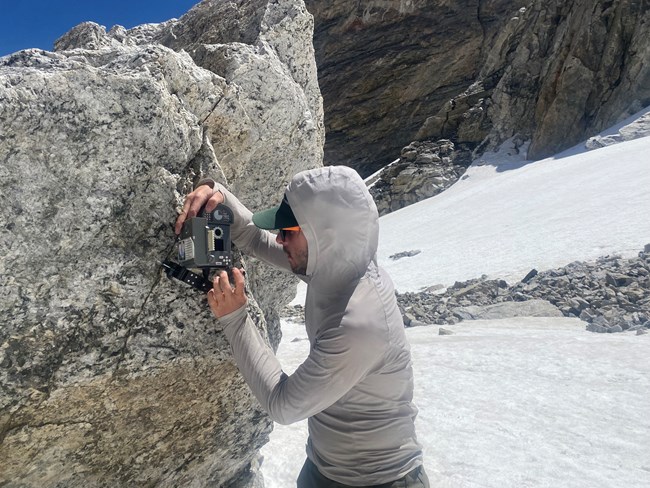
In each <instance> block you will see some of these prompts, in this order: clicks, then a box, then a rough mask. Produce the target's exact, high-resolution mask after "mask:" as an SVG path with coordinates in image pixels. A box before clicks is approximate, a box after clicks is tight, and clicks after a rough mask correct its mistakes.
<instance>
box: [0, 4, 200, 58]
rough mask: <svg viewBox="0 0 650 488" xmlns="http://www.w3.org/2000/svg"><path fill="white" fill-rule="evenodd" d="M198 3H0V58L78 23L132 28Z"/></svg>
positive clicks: (50, 40) (49, 44)
mask: <svg viewBox="0 0 650 488" xmlns="http://www.w3.org/2000/svg"><path fill="white" fill-rule="evenodd" d="M197 3H199V0H130V1H127V0H110V1H109V0H86V1H84V0H77V1H71V0H65V1H57V0H50V1H44V0H36V1H30V0H0V56H4V55H5V54H9V53H13V52H16V51H19V50H21V49H27V48H31V47H37V48H41V49H46V50H48V51H51V50H52V49H53V48H54V41H55V40H56V39H58V38H59V37H61V36H62V35H63V34H65V33H66V32H68V31H69V30H70V29H71V28H72V27H74V26H75V25H77V24H80V23H81V22H84V21H87V20H91V21H93V22H97V23H98V24H101V25H104V26H106V27H107V29H110V28H111V27H112V26H113V25H115V24H120V25H123V26H124V27H126V28H131V27H134V26H136V25H140V24H146V23H150V22H162V21H165V20H169V19H171V18H173V17H176V18H178V17H180V16H181V15H183V14H184V13H185V12H187V11H188V10H189V9H190V8H192V7H193V6H194V5H195V4H197Z"/></svg>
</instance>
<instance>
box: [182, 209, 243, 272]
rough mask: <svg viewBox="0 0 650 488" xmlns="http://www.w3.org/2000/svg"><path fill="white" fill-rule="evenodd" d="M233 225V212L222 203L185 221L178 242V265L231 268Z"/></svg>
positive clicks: (185, 266)
mask: <svg viewBox="0 0 650 488" xmlns="http://www.w3.org/2000/svg"><path fill="white" fill-rule="evenodd" d="M232 222H233V214H232V210H230V208H228V207H226V206H225V205H223V204H220V205H217V208H215V209H214V210H213V211H212V212H206V211H205V210H203V211H202V212H201V213H200V214H199V216H197V217H193V218H191V219H188V220H186V221H185V223H184V224H183V230H181V234H180V237H179V239H180V240H179V242H178V263H179V264H180V265H181V266H183V267H184V268H230V267H231V266H232V253H231V250H230V247H231V243H230V225H231V224H232Z"/></svg>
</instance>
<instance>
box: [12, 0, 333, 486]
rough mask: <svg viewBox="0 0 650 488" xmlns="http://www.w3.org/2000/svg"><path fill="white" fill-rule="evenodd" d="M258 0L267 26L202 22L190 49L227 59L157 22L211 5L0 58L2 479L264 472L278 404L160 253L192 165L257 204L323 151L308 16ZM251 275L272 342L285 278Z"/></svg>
mask: <svg viewBox="0 0 650 488" xmlns="http://www.w3.org/2000/svg"><path fill="white" fill-rule="evenodd" d="M214 5H217V2H204V3H202V4H201V5H199V7H200V8H201V9H207V10H208V11H211V10H210V8H211V6H214ZM291 5H293V7H291ZM259 7H260V12H262V14H261V17H259V18H256V21H257V24H255V23H252V24H251V25H257V30H258V31H259V32H262V31H264V32H265V33H266V34H264V35H268V38H264V35H263V34H260V35H259V36H258V37H254V38H250V37H246V38H245V39H238V42H239V44H238V43H237V42H235V41H234V40H233V39H232V38H224V39H222V41H223V42H222V43H221V44H220V45H218V49H216V48H213V46H215V45H217V44H216V41H217V38H211V42H215V44H211V45H209V46H208V45H203V44H201V42H200V40H197V41H196V43H195V46H194V51H192V56H194V57H195V58H196V59H208V57H209V56H208V55H207V54H205V53H207V52H209V51H216V50H221V54H219V56H221V58H222V59H224V60H225V59H228V60H229V61H228V62H224V63H223V64H219V63H217V62H216V61H210V62H209V63H208V62H207V61H206V63H205V64H206V67H202V66H199V64H197V61H196V60H195V59H193V57H192V56H191V55H190V54H188V53H187V52H184V51H183V50H181V48H178V51H175V50H174V49H171V48H170V47H166V46H164V45H163V44H162V43H160V42H159V41H158V40H157V39H158V36H161V33H163V32H165V29H171V28H172V27H173V26H174V25H180V24H181V23H183V22H185V23H186V24H187V25H190V24H193V25H194V26H195V28H196V30H197V31H200V30H201V29H204V28H207V27H206V26H208V25H213V21H214V19H212V20H210V19H205V18H204V17H201V16H198V17H194V18H192V22H189V21H188V18H187V17H184V18H181V19H179V20H178V21H171V22H168V23H165V24H160V25H157V26H142V27H139V28H135V29H132V30H130V31H126V30H124V29H122V28H120V27H115V28H113V29H111V30H110V31H109V32H106V30H105V29H104V28H103V27H101V26H97V25H95V24H82V25H81V26H78V27H77V28H75V29H73V30H72V31H71V32H70V33H68V34H67V35H65V36H64V37H63V38H62V39H60V40H59V42H58V43H57V52H55V53H50V52H45V51H40V50H28V51H21V52H19V53H15V54H13V55H10V56H6V57H4V58H0V161H1V162H2V172H1V174H0V203H1V204H2V209H1V210H0V212H1V213H2V216H1V218H0V223H1V225H2V231H3V232H2V233H0V249H1V250H2V252H1V253H0V256H1V257H0V288H1V289H2V300H0V316H1V317H2V323H3V325H2V328H0V364H1V365H2V368H0V485H3V486H38V487H54V486H66V487H77V486H79V487H81V486H83V487H94V486H97V487H99V486H161V487H164V486H170V487H171V486H242V487H253V486H260V480H259V477H257V473H256V466H257V465H258V460H257V450H258V449H259V447H261V445H263V444H264V443H265V442H266V439H267V436H268V433H269V432H270V430H271V425H272V422H271V421H270V420H269V419H268V417H267V416H266V414H265V413H264V412H263V411H262V410H261V408H260V406H259V404H258V403H257V402H256V400H255V399H254V398H253V397H252V395H251V393H250V391H249V389H248V387H247V386H246V384H245V383H244V381H243V380H242V379H241V377H240V375H239V373H238V372H237V368H236V366H235V365H234V363H233V361H232V357H231V354H230V348H229V345H228V343H227V341H226V339H225V337H224V336H223V335H222V333H221V332H220V329H219V325H218V323H217V322H216V321H215V320H214V319H213V318H212V316H211V314H210V312H209V310H208V307H207V302H206V300H205V298H204V296H203V294H202V293H199V292H197V291H195V290H193V289H191V288H189V287H186V286H185V285H183V284H181V283H179V282H175V281H170V280H168V279H167V277H166V276H165V275H164V273H162V272H161V270H160V267H159V264H158V261H161V260H163V259H165V258H166V257H167V256H168V255H170V253H172V250H173V244H174V234H173V230H172V224H173V222H174V221H175V219H176V210H177V208H178V207H179V206H180V204H181V203H182V197H183V195H184V194H186V193H187V192H188V191H189V190H190V189H191V188H192V187H193V185H194V184H195V183H196V182H197V181H198V180H199V179H200V178H202V177H204V176H211V177H213V178H215V179H217V180H219V181H221V182H223V183H224V184H226V185H227V186H229V187H230V188H231V189H233V191H235V192H236V193H237V194H238V195H239V196H240V197H241V199H242V201H244V202H245V203H247V204H248V205H249V206H250V207H251V208H253V209H255V208H259V207H261V206H266V205H269V204H270V202H268V201H267V198H268V199H272V200H273V202H275V201H276V200H277V199H278V198H279V195H281V193H282V191H283V187H284V185H285V184H286V182H287V180H288V178H289V177H290V176H291V175H292V174H293V173H294V172H296V171H299V170H302V169H307V168H311V167H315V166H318V165H320V164H321V159H320V158H321V155H322V130H321V129H319V127H322V119H321V120H319V117H320V115H319V114H318V96H317V93H315V92H313V89H314V87H317V84H316V79H315V72H308V70H306V71H302V68H304V67H305V66H310V63H309V60H308V59H307V58H308V57H309V48H308V47H304V46H301V45H300V44H301V42H303V40H304V38H302V37H301V38H298V37H296V36H295V35H294V34H295V33H293V32H292V30H291V28H290V27H291V26H292V25H294V24H293V22H295V23H298V24H300V25H301V26H303V28H305V29H308V27H309V25H310V21H311V20H310V19H311V17H310V16H309V14H308V13H307V12H306V11H305V9H304V5H302V3H301V2H293V4H292V3H291V2H281V3H269V4H266V3H264V4H260V6H259ZM197 8H198V7H197ZM192 12H194V14H193V15H195V14H196V9H194V10H193V11H192ZM192 12H190V13H192ZM188 15H190V14H188ZM200 20H203V21H205V25H203V24H201V22H200ZM229 20H231V21H232V25H231V26H230V28H229V29H230V30H229V31H228V32H231V33H232V32H237V31H238V29H240V28H241V29H243V27H242V26H239V25H237V22H235V19H234V18H233V19H229ZM247 21H248V20H247ZM260 26H263V28H262V27H260ZM285 28H286V29H285ZM305 35H308V33H307V34H305ZM270 39H272V41H273V42H271V40H270ZM243 41H249V43H245V42H243ZM273 43H275V44H273ZM276 45H277V46H281V47H282V49H284V51H283V53H284V54H282V55H280V54H278V53H279V52H280V51H281V50H282V49H280V48H277V49H276V48H275V47H273V46H276ZM200 53H203V54H205V56H204V57H203V58H201V57H200V56H202V55H203V54H200ZM224 53H227V55H225V54H224ZM298 53H301V56H302V55H304V56H305V59H303V58H296V59H295V60H293V61H291V62H289V61H288V59H289V58H291V56H293V55H294V54H296V55H297V54H298ZM283 56H284V60H283ZM312 63H313V60H312ZM208 65H209V66H208ZM310 77H311V78H310ZM309 86H311V90H312V91H311V92H310V91H309ZM288 89H291V90H293V91H292V92H291V94H285V93H284V92H282V90H288ZM278 92H282V93H278ZM278 141H280V142H278ZM280 146H282V147H280ZM251 180H253V181H254V182H255V183H252V182H251ZM242 264H243V265H244V266H245V267H247V270H248V271H249V272H251V271H252V269H251V268H252V266H251V260H247V259H243V260H242ZM251 274H253V275H255V274H256V272H251ZM258 274H259V273H258ZM275 275H276V276H277V273H276V274H275ZM254 281H255V282H256V283H258V285H256V286H255V287H254V288H251V289H250V290H249V311H250V313H251V315H252V316H253V317H254V319H255V321H256V323H257V324H258V326H259V328H260V330H261V331H262V333H263V334H264V335H265V336H266V337H267V339H268V340H269V341H270V343H274V344H277V341H278V336H277V330H275V329H274V328H273V326H272V324H270V323H269V320H270V321H273V317H274V315H273V314H274V313H275V316H277V311H275V312H274V310H275V309H277V308H278V307H281V306H282V305H283V304H284V303H286V301H288V299H290V295H291V291H286V289H287V288H289V290H290V287H288V286H286V282H285V281H283V280H282V279H281V280H280V281H276V282H275V283H269V282H268V280H263V279H257V280H254ZM260 282H262V283H263V285H262V284H261V283H260ZM274 285H275V286H274ZM265 292H266V294H265ZM267 319H268V320H267Z"/></svg>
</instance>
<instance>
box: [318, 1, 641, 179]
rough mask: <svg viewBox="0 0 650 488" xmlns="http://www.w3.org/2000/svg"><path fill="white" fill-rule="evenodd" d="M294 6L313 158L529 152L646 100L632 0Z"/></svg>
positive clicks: (370, 161) (366, 169)
mask: <svg viewBox="0 0 650 488" xmlns="http://www.w3.org/2000/svg"><path fill="white" fill-rule="evenodd" d="M306 3H307V6H308V8H309V9H310V11H311V12H312V13H313V14H314V17H315V22H316V30H315V40H314V44H315V47H316V57H317V61H318V67H319V79H320V84H321V88H322V92H323V98H324V101H325V124H326V129H327V142H326V145H325V162H326V163H328V164H329V163H337V162H338V163H343V164H348V165H351V166H353V167H355V168H357V169H359V171H360V172H361V173H362V174H364V175H368V174H370V173H372V172H373V171H375V170H377V169H379V168H380V167H382V166H384V165H385V164H387V163H389V162H390V161H392V160H394V159H395V158H396V157H397V156H398V155H399V152H400V149H401V148H402V147H404V146H406V145H407V144H409V143H410V142H411V141H414V140H426V139H431V140H434V141H435V140H437V139H440V138H446V139H450V140H452V142H454V143H455V144H456V145H457V146H459V147H460V145H465V146H467V147H469V148H472V149H474V148H478V149H479V150H483V149H487V148H492V147H495V146H497V145H499V144H501V143H502V142H503V141H505V140H507V139H509V138H513V139H514V140H515V143H516V144H517V145H522V144H523V143H524V142H530V146H529V156H530V157H532V158H541V157H544V156H546V155H549V154H553V153H555V152H557V151H559V150H561V149H563V148H566V147H569V146H571V145H573V144H575V143H577V142H579V141H580V140H584V139H587V138H588V137H590V136H592V135H594V134H595V133H597V132H599V131H600V130H602V129H603V128H606V127H608V126H610V125H612V124H613V123H615V122H617V121H619V120H622V119H623V118H624V117H625V116H626V115H630V114H632V113H634V112H636V111H637V110H639V109H640V108H642V107H644V106H647V105H650V63H649V62H648V60H649V59H650V43H648V41H647V39H648V38H649V36H650V32H649V29H650V27H649V26H650V6H649V5H648V3H647V2H637V1H634V0H621V1H610V0H598V1H595V2H594V1H587V0H579V1H568V0H553V1H550V2H549V1H546V0H525V1H515V2H512V1H505V0H489V1H488V0H464V1H458V2H448V1H443V0H429V1H425V0H408V1H407V0H389V1H384V0H381V1H380V0H362V1H359V2H354V3H351V2H344V1H342V0H332V1H331V2H317V1H315V0H308V1H307V2H306Z"/></svg>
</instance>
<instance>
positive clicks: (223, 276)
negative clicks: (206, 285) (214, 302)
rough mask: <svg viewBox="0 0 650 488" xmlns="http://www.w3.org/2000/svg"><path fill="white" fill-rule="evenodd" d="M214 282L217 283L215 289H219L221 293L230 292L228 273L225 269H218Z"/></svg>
mask: <svg viewBox="0 0 650 488" xmlns="http://www.w3.org/2000/svg"><path fill="white" fill-rule="evenodd" d="M216 283H217V284H218V285H219V289H218V290H217V291H221V293H227V292H230V293H232V286H230V280H229V279H228V273H226V272H225V271H223V270H222V271H219V274H218V275H217V277H216Z"/></svg>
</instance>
